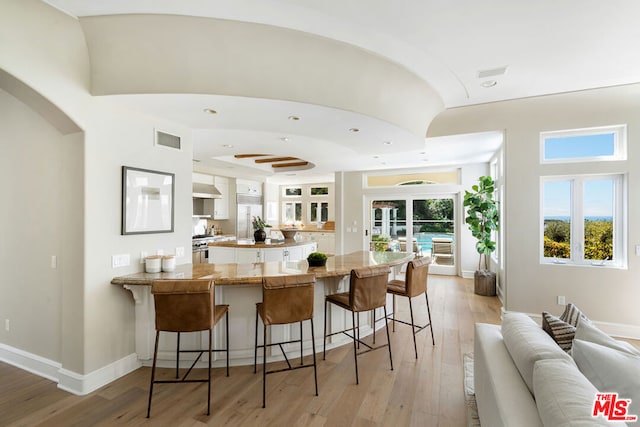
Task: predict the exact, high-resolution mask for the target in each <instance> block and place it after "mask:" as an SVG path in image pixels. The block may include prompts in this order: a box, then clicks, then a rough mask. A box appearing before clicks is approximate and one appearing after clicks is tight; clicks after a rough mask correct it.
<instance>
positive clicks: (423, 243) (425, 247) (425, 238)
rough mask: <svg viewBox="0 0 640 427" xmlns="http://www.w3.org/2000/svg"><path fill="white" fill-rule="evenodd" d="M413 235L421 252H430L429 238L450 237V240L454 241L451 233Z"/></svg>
mask: <svg viewBox="0 0 640 427" xmlns="http://www.w3.org/2000/svg"><path fill="white" fill-rule="evenodd" d="M413 237H414V238H415V239H416V240H417V242H418V247H420V250H421V251H422V253H423V254H429V253H431V246H432V242H431V239H433V238H434V237H439V238H446V239H451V241H452V242H453V241H455V237H454V234H453V233H415V234H414V235H413Z"/></svg>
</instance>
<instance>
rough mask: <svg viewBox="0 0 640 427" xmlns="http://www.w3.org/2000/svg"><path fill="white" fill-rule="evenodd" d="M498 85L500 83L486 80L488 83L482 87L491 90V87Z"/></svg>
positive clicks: (483, 83) (484, 83) (485, 82)
mask: <svg viewBox="0 0 640 427" xmlns="http://www.w3.org/2000/svg"><path fill="white" fill-rule="evenodd" d="M497 84H498V82H497V81H495V80H486V81H484V82H482V83H480V86H482V87H484V88H489V87H494V86H495V85H497Z"/></svg>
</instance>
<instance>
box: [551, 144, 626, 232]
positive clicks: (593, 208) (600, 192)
mask: <svg viewBox="0 0 640 427" xmlns="http://www.w3.org/2000/svg"><path fill="white" fill-rule="evenodd" d="M614 153H615V134H614V133H613V132H611V133H603V134H595V135H578V136H563V137H554V138H551V137H548V138H545V139H544V157H545V160H555V159H580V158H585V159H588V158H593V157H598V156H613V155H614ZM571 191H572V190H571V183H570V181H547V182H545V183H544V201H543V203H544V204H543V206H544V213H543V214H544V218H545V219H563V220H568V219H569V217H570V216H571ZM583 202H584V206H583V209H584V216H585V218H586V219H610V218H612V217H613V180H611V179H594V180H586V181H585V183H584V195H583Z"/></svg>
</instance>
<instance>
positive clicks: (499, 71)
mask: <svg viewBox="0 0 640 427" xmlns="http://www.w3.org/2000/svg"><path fill="white" fill-rule="evenodd" d="M506 72H507V66H506V65H505V66H504V67H498V68H491V69H490V70H480V71H478V78H479V79H486V78H487V77H495V76H501V75H503V74H504V73H506Z"/></svg>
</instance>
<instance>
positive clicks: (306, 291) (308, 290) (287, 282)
mask: <svg viewBox="0 0 640 427" xmlns="http://www.w3.org/2000/svg"><path fill="white" fill-rule="evenodd" d="M315 282H316V277H315V275H314V274H298V275H294V276H275V277H263V278H262V302H259V303H257V304H256V344H255V349H254V359H253V372H254V373H255V372H256V365H257V361H258V347H261V348H262V407H263V408H264V407H266V394H267V393H266V391H267V374H274V373H276V372H283V371H290V370H292V369H300V368H310V367H312V366H313V377H314V380H315V384H316V396H317V395H318V373H317V370H316V343H315V336H314V333H313V299H314V295H313V287H314V284H315ZM258 315H259V316H260V318H261V319H262V324H263V326H264V328H263V331H262V339H263V341H262V342H263V344H262V345H258ZM304 320H310V321H311V346H312V350H313V364H307V365H305V364H304V359H303V353H302V350H303V349H302V343H303V341H302V322H303V321H304ZM296 322H299V323H300V339H299V340H291V341H283V342H277V343H270V344H268V343H267V326H271V325H286V324H289V323H296ZM297 342H300V365H299V366H291V363H290V362H289V359H288V358H287V354H286V353H285V351H284V348H283V347H282V345H283V344H292V343H297ZM274 345H277V346H279V347H280V350H281V351H282V355H283V356H284V359H285V361H286V362H287V366H288V367H287V368H283V369H277V370H272V371H267V347H271V346H274Z"/></svg>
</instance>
